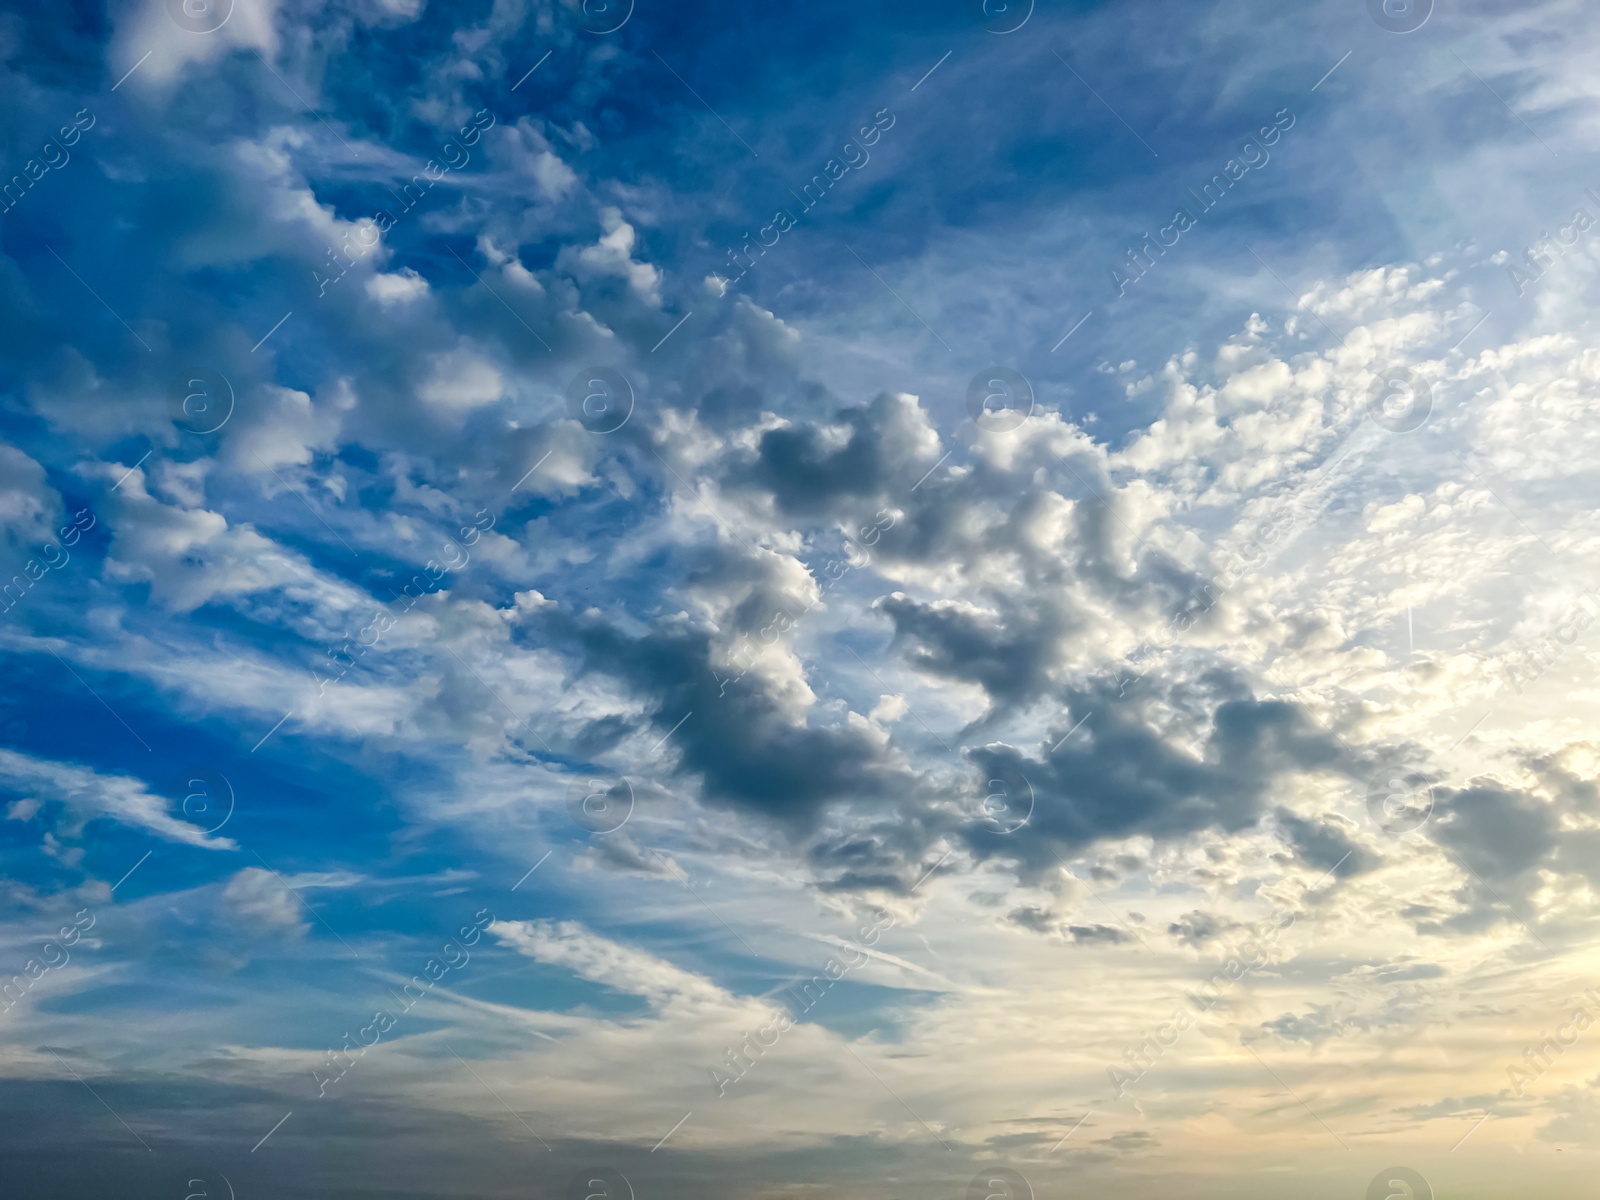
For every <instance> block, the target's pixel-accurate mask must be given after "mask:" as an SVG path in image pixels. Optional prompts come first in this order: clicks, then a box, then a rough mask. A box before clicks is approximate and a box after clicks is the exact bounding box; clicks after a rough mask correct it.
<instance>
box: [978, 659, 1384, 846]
mask: <svg viewBox="0 0 1600 1200" xmlns="http://www.w3.org/2000/svg"><path fill="white" fill-rule="evenodd" d="M1065 699H1067V700H1068V701H1069V704H1070V708H1069V711H1070V712H1071V713H1088V714H1093V715H1092V716H1091V717H1090V719H1089V720H1088V721H1086V722H1085V723H1084V725H1083V726H1082V727H1081V728H1080V729H1079V730H1078V732H1077V733H1076V734H1074V735H1073V736H1072V737H1070V738H1066V737H1064V735H1065V734H1066V732H1067V730H1068V728H1070V727H1062V728H1060V729H1059V731H1058V732H1056V733H1055V735H1054V737H1055V738H1059V739H1061V740H1059V741H1054V742H1046V743H1045V744H1044V745H1043V746H1042V747H1041V748H1040V750H1039V752H1038V754H1037V756H1034V755H1030V754H1027V753H1025V752H1024V751H1022V750H1019V749H1017V748H1016V747H1014V746H1010V745H1007V744H1006V743H1004V742H994V743H990V744H989V745H987V746H982V747H978V748H976V749H973V750H970V751H968V758H969V759H970V760H971V761H972V762H973V764H974V765H976V766H977V767H978V769H979V771H980V773H981V775H982V778H983V779H984V780H1000V781H1002V783H1003V784H1004V786H1005V787H1006V788H1007V791H1008V794H1012V795H1023V794H1027V795H1031V796H1032V798H1033V805H1034V808H1033V818H1032V820H1031V821H1030V822H1029V824H1028V826H1027V827H1026V828H1025V829H1024V830H1022V831H1019V832H1018V833H1015V834H1011V835H1007V836H999V835H995V834H992V833H987V832H983V831H975V832H973V833H972V834H971V835H970V844H971V846H972V848H973V849H974V851H975V852H977V853H979V854H981V855H984V856H990V855H997V856H1001V857H1010V858H1016V859H1018V860H1019V861H1022V862H1024V863H1025V864H1026V865H1027V866H1028V867H1030V868H1041V867H1046V866H1048V865H1049V864H1050V863H1051V862H1053V861H1054V860H1055V857H1056V856H1057V855H1058V854H1059V855H1061V856H1070V855H1071V854H1074V853H1077V852H1079V851H1081V850H1082V849H1084V848H1086V847H1088V846H1090V845H1092V844H1094V843H1095V842H1096V841H1098V840H1100V839H1103V838H1123V837H1130V836H1134V835H1140V834H1142V835H1146V836H1150V837H1154V838H1158V839H1166V838H1176V837H1183V836H1189V835H1193V834H1196V833H1200V832H1204V831H1216V832H1219V833H1237V832H1239V831H1241V830H1244V829H1247V828H1250V827H1252V826H1254V825H1255V824H1256V823H1257V821H1259V820H1260V818H1261V817H1262V816H1263V815H1264V813H1265V811H1266V801H1267V798H1268V796H1269V795H1270V794H1271V789H1272V785H1273V783H1274V782H1275V781H1276V780H1278V779H1279V778H1281V777H1283V776H1286V775H1291V774H1295V773H1302V772H1311V771H1325V770H1326V771H1337V772H1341V773H1347V774H1348V773H1352V772H1353V770H1354V769H1355V764H1354V763H1352V762H1351V760H1350V757H1349V755H1348V754H1347V752H1345V751H1344V750H1343V749H1342V748H1341V747H1340V745H1339V744H1338V742H1337V741H1336V740H1335V739H1334V737H1333V736H1332V735H1331V734H1328V733H1326V732H1324V731H1322V730H1321V729H1319V728H1317V727H1316V726H1315V725H1314V724H1312V722H1311V721H1310V719H1309V718H1308V717H1307V716H1306V715H1305V714H1304V712H1302V711H1301V710H1300V708H1299V707H1297V706H1296V705H1293V704H1290V703H1287V702H1285V701H1281V700H1256V699H1253V698H1230V699H1224V700H1222V701H1221V702H1220V703H1216V704H1215V707H1214V708H1213V709H1212V710H1211V711H1210V712H1209V714H1205V715H1202V714H1203V713H1204V707H1203V703H1204V697H1203V696H1200V695H1198V694H1197V695H1191V696H1187V697H1178V698H1177V702H1178V703H1181V704H1183V705H1185V706H1186V707H1190V708H1194V709H1195V717H1196V721H1195V723H1196V724H1197V725H1199V726H1200V729H1201V730H1203V737H1202V749H1201V752H1200V753H1199V754H1198V755H1194V754H1191V753H1189V752H1188V751H1187V750H1185V749H1183V748H1181V746H1180V745H1178V744H1177V739H1176V738H1175V737H1174V736H1173V735H1172V734H1171V733H1169V732H1166V731H1164V730H1162V729H1161V728H1160V727H1158V726H1157V724H1156V721H1155V718H1154V716H1153V714H1152V713H1151V712H1149V711H1147V710H1146V706H1147V705H1148V704H1149V701H1148V700H1147V699H1146V700H1141V699H1139V698H1137V697H1133V696H1129V697H1123V696H1120V695H1119V694H1118V688H1117V686H1116V685H1115V684H1112V683H1109V682H1100V683H1095V684H1092V685H1087V686H1085V687H1083V688H1078V689H1070V690H1069V691H1068V692H1067V693H1066V696H1065ZM989 787H990V788H991V790H993V787H994V785H993V784H992V783H990V784H989Z"/></svg>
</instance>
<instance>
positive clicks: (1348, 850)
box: [1275, 808, 1383, 879]
mask: <svg viewBox="0 0 1600 1200" xmlns="http://www.w3.org/2000/svg"><path fill="white" fill-rule="evenodd" d="M1275 815H1276V819H1277V822H1278V828H1279V829H1280V830H1281V831H1282V832H1283V834H1284V836H1285V837H1286V838H1287V839H1288V841H1289V844H1290V845H1291V846H1293V847H1294V848H1295V852H1296V853H1297V854H1299V856H1300V857H1301V858H1302V859H1304V860H1305V862H1306V863H1307V864H1309V865H1310V866H1313V867H1316V868H1318V869H1320V870H1323V871H1328V872H1331V873H1332V874H1333V875H1335V876H1337V877H1338V878H1340V879H1351V878H1353V877H1355V876H1357V875H1364V874H1366V873H1367V872H1368V871H1372V870H1376V869H1377V868H1378V867H1379V866H1380V865H1381V864H1382V862H1383V860H1382V859H1381V858H1379V857H1378V856H1377V855H1376V854H1374V853H1372V852H1371V851H1370V850H1367V849H1366V848H1365V847H1363V846H1359V845H1357V844H1356V843H1355V842H1353V841H1351V840H1350V838H1349V835H1348V834H1346V832H1345V830H1344V829H1343V828H1342V827H1340V826H1339V825H1338V824H1336V823H1334V822H1332V821H1312V820H1307V819H1306V818H1304V817H1299V816H1296V815H1295V814H1294V813H1292V812H1290V811H1289V810H1288V809H1285V808H1280V809H1278V811H1277V813H1276V814H1275Z"/></svg>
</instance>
